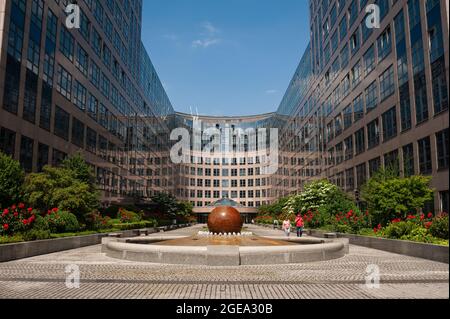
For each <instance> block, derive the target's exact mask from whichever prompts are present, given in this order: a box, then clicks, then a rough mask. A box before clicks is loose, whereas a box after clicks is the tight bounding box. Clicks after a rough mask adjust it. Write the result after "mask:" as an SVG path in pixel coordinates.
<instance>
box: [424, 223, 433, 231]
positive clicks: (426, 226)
mask: <svg viewBox="0 0 450 319" xmlns="http://www.w3.org/2000/svg"><path fill="white" fill-rule="evenodd" d="M431 225H433V222H427V223H425V228H426V229H428V228H430V227H431Z"/></svg>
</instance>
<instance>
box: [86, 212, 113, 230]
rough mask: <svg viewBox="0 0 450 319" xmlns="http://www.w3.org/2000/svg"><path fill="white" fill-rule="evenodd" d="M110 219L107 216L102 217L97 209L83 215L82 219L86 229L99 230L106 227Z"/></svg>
mask: <svg viewBox="0 0 450 319" xmlns="http://www.w3.org/2000/svg"><path fill="white" fill-rule="evenodd" d="M110 220H111V218H109V217H108V216H105V217H103V216H102V215H101V214H100V213H99V212H98V211H93V212H90V213H89V214H86V215H84V221H85V222H86V227H87V229H90V230H100V229H106V228H108V227H109V226H110V224H111V223H110Z"/></svg>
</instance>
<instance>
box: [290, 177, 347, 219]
mask: <svg viewBox="0 0 450 319" xmlns="http://www.w3.org/2000/svg"><path fill="white" fill-rule="evenodd" d="M320 208H322V212H323V213H325V212H326V213H328V214H329V215H332V214H336V213H339V212H347V211H349V210H350V209H354V208H355V205H354V204H353V203H352V201H351V200H350V198H348V196H347V195H346V194H345V193H344V192H343V191H342V190H341V189H339V187H337V186H336V185H334V184H332V183H330V182H329V181H327V180H320V181H314V182H311V183H309V184H307V185H306V186H305V188H304V190H303V192H301V193H300V194H298V195H294V196H291V197H289V198H288V200H287V202H286V205H285V206H284V211H285V212H286V213H287V214H290V215H293V214H296V213H298V212H300V213H302V214H304V213H306V212H308V211H316V210H318V209H320Z"/></svg>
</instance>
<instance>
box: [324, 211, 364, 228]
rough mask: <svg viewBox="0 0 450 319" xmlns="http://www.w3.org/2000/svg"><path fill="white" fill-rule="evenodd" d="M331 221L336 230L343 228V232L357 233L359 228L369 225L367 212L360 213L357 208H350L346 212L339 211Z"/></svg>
mask: <svg viewBox="0 0 450 319" xmlns="http://www.w3.org/2000/svg"><path fill="white" fill-rule="evenodd" d="M331 223H332V224H333V226H334V228H335V229H336V231H337V232H341V231H340V230H339V229H344V230H345V232H351V233H353V234H357V233H358V232H359V231H360V230H361V229H364V228H368V227H370V221H369V214H368V213H367V212H366V213H362V212H361V211H360V210H359V209H355V210H350V211H348V212H347V213H345V214H344V213H339V214H337V215H336V216H334V218H332V219H331Z"/></svg>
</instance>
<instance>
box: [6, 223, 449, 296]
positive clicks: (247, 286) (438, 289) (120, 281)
mask: <svg viewBox="0 0 450 319" xmlns="http://www.w3.org/2000/svg"><path fill="white" fill-rule="evenodd" d="M199 229H201V227H199V226H197V227H193V228H191V229H184V230H178V231H174V232H167V233H166V234H168V235H169V234H170V235H178V234H183V235H185V234H189V233H193V232H196V231H198V230H199ZM249 230H250V231H254V232H255V233H257V234H258V233H259V234H263V233H264V235H281V234H282V232H281V231H277V230H270V229H261V228H256V227H253V226H252V227H251V229H249ZM158 235H161V234H158ZM69 264H76V265H78V266H79V269H80V275H81V283H80V288H78V289H68V288H66V285H65V281H66V275H67V274H66V273H65V267H66V265H69ZM371 264H375V265H378V267H379V269H380V272H381V284H380V288H379V289H370V288H367V287H366V285H365V278H366V276H367V272H366V269H367V266H368V265H371ZM36 297H39V298H171V299H172V298H173V299H191V298H192V299H235V298H243V299H254V298H258V299H278V298H281V299H290V298H296V299H298V298H302V299H309V298H313V299H317V298H370V299H374V298H449V266H448V264H443V263H438V262H432V261H428V260H425V259H419V258H413V257H408V256H402V255H397V254H392V253H387V252H383V251H379V250H374V249H369V248H364V247H359V246H350V254H349V255H347V256H346V257H344V258H340V259H336V260H330V261H325V262H315V263H305V264H290V265H264V266H240V267H208V266H182V265H161V264H148V263H138V262H130V261H125V260H118V259H113V258H109V257H106V256H105V255H104V254H102V253H101V247H100V245H96V246H90V247H85V248H80V249H74V250H70V251H65V252H59V253H54V254H48V255H43V256H37V257H33V258H28V259H23V260H19V261H14V262H8V263H2V264H0V298H36Z"/></svg>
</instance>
